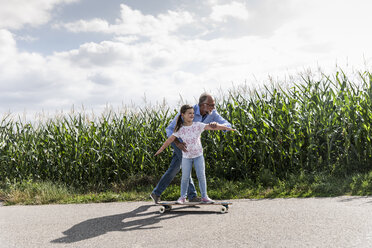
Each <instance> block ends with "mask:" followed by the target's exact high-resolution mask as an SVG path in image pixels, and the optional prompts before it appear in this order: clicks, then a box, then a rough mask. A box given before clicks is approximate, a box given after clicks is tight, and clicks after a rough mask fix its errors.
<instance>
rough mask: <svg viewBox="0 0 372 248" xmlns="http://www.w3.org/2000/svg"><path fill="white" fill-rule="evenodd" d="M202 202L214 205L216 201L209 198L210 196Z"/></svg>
mask: <svg viewBox="0 0 372 248" xmlns="http://www.w3.org/2000/svg"><path fill="white" fill-rule="evenodd" d="M201 202H202V203H214V201H213V200H212V199H211V198H209V197H208V196H207V197H203V198H202V199H201Z"/></svg>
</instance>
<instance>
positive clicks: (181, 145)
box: [174, 139, 187, 152]
mask: <svg viewBox="0 0 372 248" xmlns="http://www.w3.org/2000/svg"><path fill="white" fill-rule="evenodd" d="M174 144H175V145H176V146H177V147H178V148H180V150H181V151H184V152H187V146H186V143H185V142H180V141H179V140H178V139H176V140H175V141H174Z"/></svg>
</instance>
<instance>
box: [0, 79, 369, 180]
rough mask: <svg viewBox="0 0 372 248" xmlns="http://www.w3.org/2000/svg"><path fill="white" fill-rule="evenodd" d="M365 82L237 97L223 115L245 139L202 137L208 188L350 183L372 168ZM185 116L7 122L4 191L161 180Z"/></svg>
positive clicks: (310, 84) (0, 143)
mask: <svg viewBox="0 0 372 248" xmlns="http://www.w3.org/2000/svg"><path fill="white" fill-rule="evenodd" d="M359 78H360V79H361V80H359V81H358V82H350V81H349V79H348V77H347V75H345V74H344V73H343V72H337V74H335V75H334V76H333V77H329V76H322V77H321V78H320V79H319V80H315V79H313V78H311V77H305V76H303V77H302V79H301V80H300V81H299V82H293V83H292V84H291V86H290V87H286V88H281V87H279V86H277V87H275V86H271V87H268V86H266V87H265V90H262V91H258V90H254V91H250V92H245V91H230V92H229V94H227V95H225V96H224V97H222V98H221V99H217V101H216V103H217V110H218V112H219V113H220V114H221V115H222V116H223V117H225V118H226V119H227V120H228V121H230V122H231V123H232V124H233V126H234V127H235V128H236V129H238V130H239V133H233V132H226V133H225V132H222V131H209V132H204V133H203V134H202V143H203V146H204V154H205V160H206V173H207V177H208V178H225V179H228V180H245V179H248V178H249V179H251V180H254V181H259V180H260V175H261V174H262V172H263V171H266V172H269V173H271V174H272V175H274V176H275V177H278V178H283V179H285V178H286V177H287V176H289V175H291V174H296V173H300V172H305V173H312V172H326V173H330V174H334V175H341V176H342V175H346V174H348V173H354V172H365V171H368V170H370V165H371V164H372V142H371V139H372V129H371V123H372V84H371V81H372V76H371V74H370V73H369V72H364V73H360V74H359ZM177 111H178V109H170V108H167V107H154V108H143V109H141V110H139V111H137V112H128V113H121V114H117V113H114V112H110V113H108V114H105V115H102V116H101V117H100V118H98V119H96V120H94V121H89V120H88V118H86V116H85V115H84V114H74V115H67V116H64V117H63V118H61V119H52V120H49V121H46V122H44V123H42V124H40V125H32V124H30V123H22V122H20V121H14V120H13V119H11V118H8V117H5V118H3V120H2V121H1V123H0V181H2V182H4V181H7V180H11V181H21V180H25V179H30V178H31V179H34V180H49V181H55V182H61V183H65V184H68V185H73V186H78V187H85V186H91V187H105V186H109V185H110V184H112V183H120V182H123V181H125V180H126V179H127V178H128V177H130V176H133V175H149V176H153V177H156V178H160V176H161V175H162V174H163V173H164V172H165V171H166V169H167V168H168V166H169V163H170V159H171V155H172V152H171V150H170V149H169V148H168V150H167V152H164V153H162V155H160V156H158V157H154V153H155V152H156V151H157V149H158V148H159V147H160V146H161V145H162V143H163V142H164V141H165V139H166V135H165V128H166V126H167V125H168V124H169V122H170V121H171V120H172V119H173V117H174V115H175V114H176V113H177Z"/></svg>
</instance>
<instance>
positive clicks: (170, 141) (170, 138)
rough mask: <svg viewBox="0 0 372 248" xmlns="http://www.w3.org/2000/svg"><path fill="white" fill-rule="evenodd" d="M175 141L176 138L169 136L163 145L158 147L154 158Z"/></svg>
mask: <svg viewBox="0 0 372 248" xmlns="http://www.w3.org/2000/svg"><path fill="white" fill-rule="evenodd" d="M175 139H176V136H174V135H171V136H170V137H169V138H168V139H167V140H166V141H165V142H164V144H163V145H162V146H161V147H160V149H159V150H158V151H157V152H156V153H155V156H156V155H158V154H159V153H161V152H162V151H163V150H164V149H165V148H167V147H168V146H169V145H170V144H171V143H172V142H173V141H174V140H175Z"/></svg>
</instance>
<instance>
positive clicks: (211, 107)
mask: <svg viewBox="0 0 372 248" xmlns="http://www.w3.org/2000/svg"><path fill="white" fill-rule="evenodd" d="M178 115H179V113H178V114H177V115H176V117H175V118H174V119H173V121H172V122H171V123H170V124H169V126H168V127H167V128H166V132H167V136H168V137H170V136H171V135H172V133H173V130H174V127H175V126H176V122H177V118H178ZM193 121H194V122H203V123H206V124H211V125H212V126H213V124H215V123H219V124H222V125H225V126H228V127H231V124H230V123H229V122H228V121H227V120H225V119H224V118H223V117H222V116H220V115H219V114H218V113H217V111H216V109H215V102H214V99H213V97H212V96H211V95H210V94H208V93H204V94H202V95H201V96H200V98H199V103H198V104H196V105H195V106H194V120H193ZM171 146H172V147H173V149H174V150H173V156H172V161H171V164H170V166H169V168H168V170H167V171H166V172H165V173H164V175H163V176H162V177H161V179H160V181H159V183H158V184H157V185H156V187H155V189H154V190H153V191H152V193H151V195H150V197H151V198H152V199H153V200H154V202H155V203H158V202H159V201H160V195H161V194H162V193H163V192H164V190H165V189H166V188H167V187H168V185H169V184H170V183H171V182H172V180H173V178H174V177H175V176H176V175H177V173H178V172H179V171H180V169H181V162H182V151H186V150H187V147H186V146H185V143H183V142H182V140H179V139H176V140H175V141H174V142H173V143H172V144H171ZM187 197H188V199H189V201H190V202H199V201H201V198H200V197H198V196H197V193H196V189H195V185H194V182H193V180H192V178H191V177H190V183H189V187H188V192H187Z"/></svg>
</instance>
